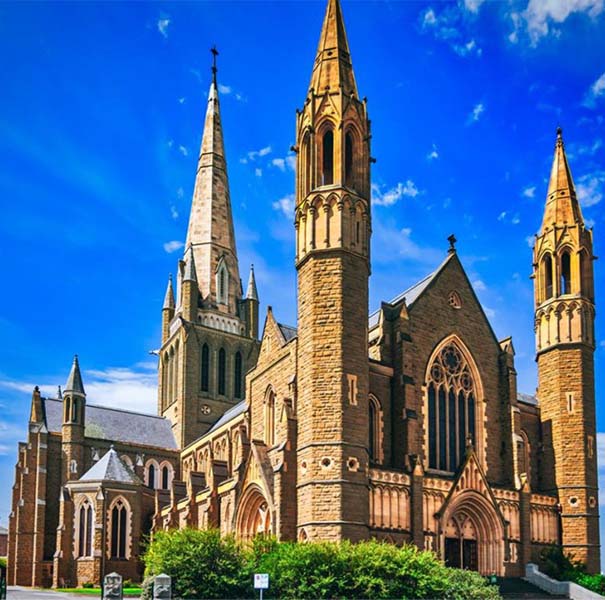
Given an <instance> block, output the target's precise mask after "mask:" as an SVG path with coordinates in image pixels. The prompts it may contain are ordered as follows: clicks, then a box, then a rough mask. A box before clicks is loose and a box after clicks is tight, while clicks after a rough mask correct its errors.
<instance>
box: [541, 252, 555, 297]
mask: <svg viewBox="0 0 605 600" xmlns="http://www.w3.org/2000/svg"><path fill="white" fill-rule="evenodd" d="M542 281H543V282H544V298H543V299H544V300H548V299H549V298H552V295H553V289H552V258H551V256H550V254H547V255H546V256H545V257H544V258H543V259H542Z"/></svg>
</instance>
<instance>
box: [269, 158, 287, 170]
mask: <svg viewBox="0 0 605 600" xmlns="http://www.w3.org/2000/svg"><path fill="white" fill-rule="evenodd" d="M271 164H272V165H273V166H274V167H277V168H278V169H279V170H280V171H285V170H286V161H285V159H283V158H274V159H273V160H272V161H271Z"/></svg>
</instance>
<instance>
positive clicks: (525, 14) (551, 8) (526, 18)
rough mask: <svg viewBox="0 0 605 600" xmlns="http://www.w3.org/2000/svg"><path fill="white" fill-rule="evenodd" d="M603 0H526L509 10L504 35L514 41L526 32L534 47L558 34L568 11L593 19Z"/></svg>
mask: <svg viewBox="0 0 605 600" xmlns="http://www.w3.org/2000/svg"><path fill="white" fill-rule="evenodd" d="M603 4H604V3H603V0H529V3H528V4H527V7H526V8H525V10H522V11H512V12H511V13H510V18H511V20H512V22H513V31H512V33H511V34H510V35H509V38H508V39H509V40H510V41H511V42H512V43H514V44H516V43H517V42H519V41H520V40H521V39H522V37H525V36H526V37H527V39H528V40H529V42H530V45H531V46H533V47H535V46H537V45H538V43H539V42H540V41H541V40H542V39H543V38H545V37H559V36H560V35H561V26H562V25H563V23H564V22H565V21H566V20H567V18H568V17H569V16H570V15H572V14H576V13H577V14H584V15H586V16H588V17H590V18H592V19H594V18H596V17H597V16H598V15H600V14H601V12H603Z"/></svg>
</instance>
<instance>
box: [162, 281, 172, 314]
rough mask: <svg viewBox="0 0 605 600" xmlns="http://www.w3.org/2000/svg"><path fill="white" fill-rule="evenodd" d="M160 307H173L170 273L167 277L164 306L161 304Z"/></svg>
mask: <svg viewBox="0 0 605 600" xmlns="http://www.w3.org/2000/svg"><path fill="white" fill-rule="evenodd" d="M162 308H163V309H173V308H174V290H173V289H172V274H170V275H169V277H168V286H167V287H166V295H165V296H164V306H162Z"/></svg>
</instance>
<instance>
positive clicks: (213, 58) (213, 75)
mask: <svg viewBox="0 0 605 600" xmlns="http://www.w3.org/2000/svg"><path fill="white" fill-rule="evenodd" d="M210 52H212V81H213V83H214V85H216V72H217V71H218V69H217V68H216V57H217V56H218V50H217V49H216V45H215V46H212V48H210Z"/></svg>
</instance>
